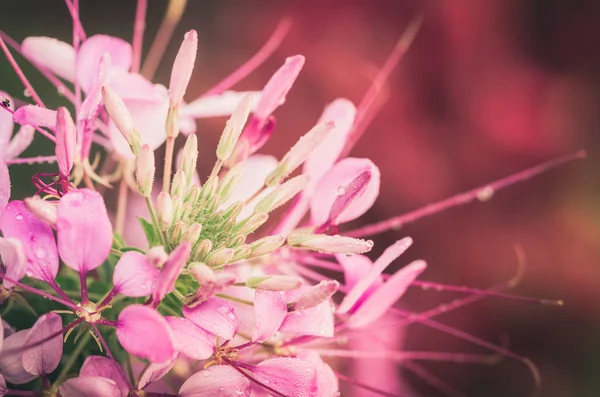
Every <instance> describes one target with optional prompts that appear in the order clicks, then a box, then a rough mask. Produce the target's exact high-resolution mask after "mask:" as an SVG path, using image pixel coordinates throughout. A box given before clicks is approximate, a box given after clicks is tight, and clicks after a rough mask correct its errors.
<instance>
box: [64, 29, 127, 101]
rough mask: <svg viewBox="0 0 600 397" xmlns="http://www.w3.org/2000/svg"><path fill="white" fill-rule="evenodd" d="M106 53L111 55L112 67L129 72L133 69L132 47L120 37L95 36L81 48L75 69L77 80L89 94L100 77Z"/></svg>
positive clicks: (89, 38)
mask: <svg viewBox="0 0 600 397" xmlns="http://www.w3.org/2000/svg"><path fill="white" fill-rule="evenodd" d="M104 53H108V54H109V55H110V59H111V61H112V65H113V67H114V68H116V69H121V70H123V71H128V70H129V68H131V62H132V56H133V53H132V49H131V45H130V44H129V43H127V42H126V41H125V40H123V39H120V38H118V37H112V36H106V35H100V34H99V35H95V36H92V37H88V39H87V40H86V41H84V42H83V43H82V44H81V47H79V53H78V54H77V61H76V67H75V73H76V78H77V80H78V81H79V84H81V87H82V89H83V90H84V91H85V92H88V91H89V90H90V88H91V86H92V84H93V82H94V80H95V79H96V76H98V66H99V62H100V58H102V55H104Z"/></svg>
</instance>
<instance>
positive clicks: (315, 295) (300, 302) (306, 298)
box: [288, 280, 340, 311]
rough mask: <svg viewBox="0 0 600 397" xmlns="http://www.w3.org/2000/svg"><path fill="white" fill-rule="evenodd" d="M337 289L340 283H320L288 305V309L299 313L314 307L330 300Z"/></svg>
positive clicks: (333, 281) (327, 281) (331, 281)
mask: <svg viewBox="0 0 600 397" xmlns="http://www.w3.org/2000/svg"><path fill="white" fill-rule="evenodd" d="M339 287H340V283H338V282H337V281H335V280H324V281H321V282H320V283H319V284H317V285H313V286H312V287H310V288H308V289H307V290H306V291H305V292H304V293H303V294H302V295H300V297H299V298H298V299H296V300H295V301H294V302H291V303H288V309H289V310H295V311H300V310H305V309H310V308H311V307H315V306H317V305H319V304H321V303H323V302H325V301H326V300H327V299H329V298H331V296H332V295H333V294H335V293H336V292H337V290H338V288H339Z"/></svg>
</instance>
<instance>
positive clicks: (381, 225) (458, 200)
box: [344, 150, 586, 237]
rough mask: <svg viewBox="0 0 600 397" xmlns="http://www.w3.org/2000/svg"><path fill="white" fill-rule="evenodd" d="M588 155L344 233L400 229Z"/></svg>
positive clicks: (578, 154)
mask: <svg viewBox="0 0 600 397" xmlns="http://www.w3.org/2000/svg"><path fill="white" fill-rule="evenodd" d="M585 157H586V152H585V151H584V150H580V151H578V152H575V153H572V154H567V155H565V156H561V157H558V158H555V159H553V160H550V161H547V162H545V163H542V164H539V165H536V166H535V167H532V168H529V169H526V170H524V171H521V172H518V173H516V174H513V175H511V176H508V177H506V178H502V179H499V180H497V181H495V182H492V183H489V184H486V185H482V186H479V187H477V188H475V189H472V190H469V191H467V192H464V193H460V194H457V195H456V196H453V197H450V198H447V199H445V200H441V201H438V202H435V203H432V204H429V205H426V206H424V207H421V208H419V209H417V210H415V211H412V212H409V213H406V214H403V215H399V216H396V217H393V218H390V219H387V220H384V221H381V222H378V223H374V224H372V225H367V226H364V227H362V228H359V229H356V230H352V231H349V232H346V233H344V235H346V236H349V237H365V236H372V235H374V234H378V233H383V232H385V231H387V230H390V229H398V228H399V227H401V226H403V225H405V224H407V223H410V222H414V221H416V220H417V219H421V218H424V217H426V216H429V215H433V214H436V213H438V212H441V211H444V210H446V209H448V208H452V207H457V206H459V205H464V204H468V203H470V202H472V201H475V200H476V199H480V197H481V195H482V194H483V193H486V194H488V193H487V192H491V193H492V194H493V193H495V192H497V191H498V190H500V189H503V188H505V187H508V186H511V185H514V184H515V183H518V182H523V181H526V180H528V179H530V178H533V177H534V176H537V175H540V174H542V173H544V172H546V171H548V170H550V169H552V168H555V167H558V166H559V165H563V164H565V163H568V162H571V161H573V160H579V159H583V158H585Z"/></svg>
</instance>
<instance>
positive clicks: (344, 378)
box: [333, 370, 403, 397]
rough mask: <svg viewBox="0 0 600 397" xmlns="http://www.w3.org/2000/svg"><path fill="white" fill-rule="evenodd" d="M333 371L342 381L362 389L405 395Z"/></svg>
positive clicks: (397, 395)
mask: <svg viewBox="0 0 600 397" xmlns="http://www.w3.org/2000/svg"><path fill="white" fill-rule="evenodd" d="M333 373H334V374H335V376H336V377H337V378H338V379H340V380H342V381H344V382H346V383H348V384H350V385H353V386H356V387H359V388H361V389H365V390H367V391H370V392H372V393H376V394H379V395H381V396H387V397H403V396H401V395H399V394H394V393H390V392H387V391H385V390H381V389H378V388H376V387H373V386H369V385H366V384H364V383H361V382H358V381H357V380H355V379H353V378H351V377H349V376H346V375H343V374H341V373H339V372H337V371H335V370H334V371H333Z"/></svg>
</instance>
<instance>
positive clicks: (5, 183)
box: [0, 160, 10, 215]
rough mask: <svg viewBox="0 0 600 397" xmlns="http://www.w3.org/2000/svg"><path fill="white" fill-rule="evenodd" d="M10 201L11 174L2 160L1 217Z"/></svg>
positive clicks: (0, 171)
mask: <svg viewBox="0 0 600 397" xmlns="http://www.w3.org/2000/svg"><path fill="white" fill-rule="evenodd" d="M9 199H10V174H9V173H8V167H7V166H6V164H4V162H3V161H1V160H0V215H2V211H4V207H6V204H8V200H9Z"/></svg>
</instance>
